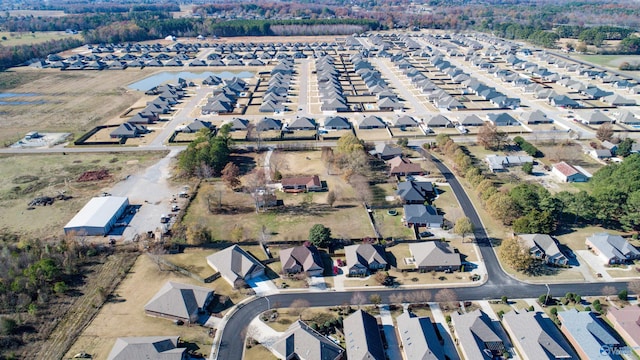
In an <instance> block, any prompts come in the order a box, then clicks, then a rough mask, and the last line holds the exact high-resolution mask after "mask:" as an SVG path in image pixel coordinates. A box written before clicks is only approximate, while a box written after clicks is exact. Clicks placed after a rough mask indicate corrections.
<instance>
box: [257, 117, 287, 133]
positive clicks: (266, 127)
mask: <svg viewBox="0 0 640 360" xmlns="http://www.w3.org/2000/svg"><path fill="white" fill-rule="evenodd" d="M280 129H282V122H281V121H280V120H276V119H273V118H269V117H264V118H262V119H260V120H259V121H258V123H257V124H256V131H277V130H280Z"/></svg>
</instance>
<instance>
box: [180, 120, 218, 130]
mask: <svg viewBox="0 0 640 360" xmlns="http://www.w3.org/2000/svg"><path fill="white" fill-rule="evenodd" d="M214 127H215V126H214V125H212V124H211V122H209V121H202V120H198V119H195V120H193V122H192V123H191V124H189V125H187V126H185V127H184V128H183V129H182V132H184V133H197V132H198V131H200V130H202V129H208V130H211V129H213V128H214Z"/></svg>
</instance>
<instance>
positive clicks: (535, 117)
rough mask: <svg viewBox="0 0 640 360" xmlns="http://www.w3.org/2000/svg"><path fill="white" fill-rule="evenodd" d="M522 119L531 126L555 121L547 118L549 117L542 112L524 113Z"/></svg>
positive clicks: (521, 115)
mask: <svg viewBox="0 0 640 360" xmlns="http://www.w3.org/2000/svg"><path fill="white" fill-rule="evenodd" d="M520 119H521V120H522V121H523V122H524V123H525V124H529V125H534V124H551V123H553V119H551V118H549V117H547V115H546V114H545V113H543V112H542V111H540V110H535V111H526V112H523V113H521V114H520Z"/></svg>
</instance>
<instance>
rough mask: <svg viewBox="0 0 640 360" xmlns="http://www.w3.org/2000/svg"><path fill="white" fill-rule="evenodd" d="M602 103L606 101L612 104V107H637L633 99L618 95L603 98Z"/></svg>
mask: <svg viewBox="0 0 640 360" xmlns="http://www.w3.org/2000/svg"><path fill="white" fill-rule="evenodd" d="M602 101H604V102H605V103H607V104H610V105H611V106H634V105H636V101H635V100H633V99H627V98H625V97H622V96H620V95H618V94H611V95H609V96H605V97H603V98H602Z"/></svg>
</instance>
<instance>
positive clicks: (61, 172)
mask: <svg viewBox="0 0 640 360" xmlns="http://www.w3.org/2000/svg"><path fill="white" fill-rule="evenodd" d="M164 155H165V153H164V152H153V153H135V154H133V153H131V154H81V155H74V154H68V155H60V154H51V155H13V156H0V174H2V176H0V228H7V229H9V230H11V231H16V232H19V233H23V234H26V235H31V236H51V235H61V234H62V227H63V226H64V224H65V223H66V222H67V221H69V220H70V219H71V218H72V217H73V215H74V214H75V213H76V212H77V211H78V210H80V209H81V208H82V207H83V206H84V204H85V203H86V202H87V201H88V199H89V198H90V197H93V196H97V195H99V194H100V193H101V192H103V191H108V189H110V188H111V187H112V186H113V184H115V183H116V182H118V181H120V180H121V179H122V178H123V177H125V176H126V175H128V174H132V173H136V172H137V171H140V170H142V169H144V168H146V167H147V166H149V165H150V164H152V163H154V162H156V161H157V160H158V159H160V158H162V157H163V156H164ZM100 169H108V170H109V174H111V177H110V178H108V179H104V180H101V181H92V182H77V181H76V179H77V178H78V177H79V176H80V175H81V174H82V173H83V172H85V171H87V170H100ZM60 191H65V195H67V196H72V197H73V198H72V199H70V200H66V201H62V200H56V201H55V202H54V204H53V205H51V206H36V207H35V208H34V209H33V210H27V207H28V203H29V202H30V201H31V200H32V199H33V198H35V197H38V196H50V197H55V196H57V195H58V194H59V192H60ZM34 219H38V221H33V220H34Z"/></svg>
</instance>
